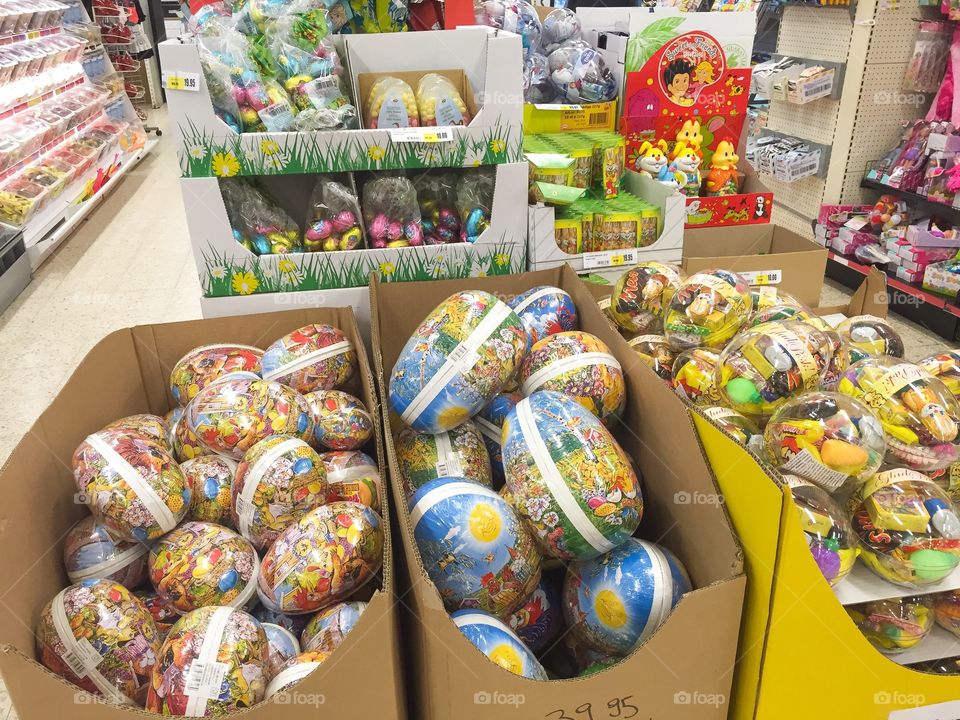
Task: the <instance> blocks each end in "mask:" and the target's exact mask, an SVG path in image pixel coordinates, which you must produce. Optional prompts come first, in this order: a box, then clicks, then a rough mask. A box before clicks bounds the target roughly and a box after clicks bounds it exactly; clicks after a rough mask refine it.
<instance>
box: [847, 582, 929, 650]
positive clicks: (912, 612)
mask: <svg viewBox="0 0 960 720" xmlns="http://www.w3.org/2000/svg"><path fill="white" fill-rule="evenodd" d="M932 603H933V600H932V599H931V597H930V596H929V595H917V596H915V597H902V598H890V599H889V600H876V601H874V602H868V603H863V604H862V605H852V606H850V607H847V608H846V611H847V613H848V614H849V615H850V619H852V620H853V622H854V623H855V624H856V626H857V628H858V629H859V630H860V632H862V633H863V635H864V637H865V638H867V640H869V641H870V644H871V645H873V646H874V647H875V648H876V649H877V650H879V651H880V652H882V653H885V654H887V655H896V654H897V653H901V652H903V651H904V650H909V649H910V648H912V647H914V646H915V645H916V644H917V643H919V642H920V641H921V640H923V639H924V638H925V637H926V636H927V635H928V634H929V632H930V630H931V628H933V609H932Z"/></svg>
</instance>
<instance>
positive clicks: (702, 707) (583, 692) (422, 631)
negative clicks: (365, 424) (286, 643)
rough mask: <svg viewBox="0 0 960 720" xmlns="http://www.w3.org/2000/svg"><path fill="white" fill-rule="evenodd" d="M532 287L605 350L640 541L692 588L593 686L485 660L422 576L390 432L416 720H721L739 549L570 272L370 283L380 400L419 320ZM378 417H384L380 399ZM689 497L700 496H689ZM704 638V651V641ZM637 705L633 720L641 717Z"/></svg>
mask: <svg viewBox="0 0 960 720" xmlns="http://www.w3.org/2000/svg"><path fill="white" fill-rule="evenodd" d="M536 285H554V286H558V287H561V288H563V289H564V290H566V291H567V292H568V293H570V294H571V296H572V297H573V300H574V302H575V303H576V306H577V310H578V314H579V317H580V327H581V328H582V329H583V330H586V331H588V332H591V333H594V334H595V335H597V336H598V337H599V338H600V339H601V340H603V341H604V342H605V343H607V345H608V346H609V347H610V349H611V352H612V353H613V354H614V355H615V356H616V357H617V359H618V360H619V361H620V364H621V365H622V367H623V369H624V375H625V378H626V383H627V410H626V413H625V415H624V417H623V421H622V422H623V424H622V427H621V428H620V430H619V431H616V432H617V434H618V436H619V438H620V441H621V443H622V444H623V447H624V450H625V451H626V452H627V454H629V455H630V456H631V457H633V458H634V460H635V461H636V462H637V464H638V467H639V468H640V470H641V472H642V474H643V476H644V478H645V491H644V517H643V521H642V522H641V524H640V533H641V534H642V536H643V537H646V538H649V539H655V540H657V541H658V542H662V543H664V544H665V545H666V546H668V547H669V548H670V549H672V550H674V551H675V552H676V553H677V554H678V556H679V557H680V559H681V560H682V561H683V562H684V564H685V565H686V567H687V569H688V570H689V571H690V574H691V577H692V579H693V585H694V587H695V588H696V589H695V590H693V591H692V592H691V593H688V594H687V595H685V596H684V597H683V599H682V600H681V601H680V602H679V604H678V605H677V606H676V608H674V610H673V613H672V614H671V615H670V617H669V618H668V619H667V620H666V622H665V623H664V624H663V625H662V626H661V627H660V628H659V629H658V630H657V631H656V632H655V633H654V634H653V635H652V636H651V637H650V638H649V640H647V641H646V642H645V643H644V644H643V645H641V646H640V647H639V648H637V649H636V650H635V651H634V652H633V653H632V654H631V655H630V656H629V657H627V658H626V659H625V660H624V661H623V662H621V663H619V664H618V665H616V666H614V667H611V668H609V669H607V670H604V671H602V672H600V673H598V674H596V675H594V676H591V677H587V678H579V679H573V680H560V681H552V682H536V681H532V680H527V679H524V678H521V677H519V676H516V675H513V674H511V673H509V672H507V671H506V670H504V669H503V668H501V667H499V666H497V665H496V664H494V663H493V662H491V661H490V660H488V659H487V658H486V657H484V656H483V655H482V654H481V653H480V652H479V651H478V650H477V649H476V648H474V647H473V646H472V645H471V644H470V642H469V641H468V640H467V639H466V638H465V637H464V636H463V635H462V634H461V633H460V631H459V630H458V629H457V627H456V626H455V625H454V623H453V621H451V620H450V618H449V615H448V614H447V611H446V610H445V609H444V607H443V603H442V601H441V598H440V595H439V593H438V592H437V590H436V587H435V586H434V585H433V583H431V582H430V580H429V579H428V577H427V574H426V571H425V569H424V567H423V564H422V561H421V558H420V553H419V551H418V550H417V548H416V545H415V543H414V539H413V528H412V526H411V524H410V520H409V515H408V514H407V513H406V512H405V511H404V509H403V508H404V507H405V505H404V503H403V494H402V490H401V489H400V486H399V485H400V484H399V482H398V481H397V478H398V476H399V470H398V465H397V458H396V453H395V450H394V447H393V441H392V435H390V434H388V435H387V436H386V438H385V439H386V444H387V456H388V458H389V462H390V474H391V482H390V485H391V490H392V491H393V493H394V502H395V503H397V505H396V507H397V509H398V514H399V516H400V520H399V523H398V524H399V527H400V538H401V539H402V543H403V552H404V557H405V560H406V569H407V573H408V576H409V580H410V583H411V587H410V590H409V593H407V594H406V595H405V599H404V605H405V606H406V607H407V608H408V609H409V610H410V616H409V618H407V619H405V620H404V626H405V628H406V629H407V631H408V632H407V640H408V645H407V652H408V655H407V657H408V662H409V664H410V665H412V666H413V668H414V671H413V673H412V675H413V680H414V686H413V688H412V691H413V699H412V702H413V705H412V707H415V708H416V713H417V718H418V720H450V719H451V718H456V719H457V720H495V719H496V720H499V719H501V718H504V717H517V718H530V719H533V718H581V717H582V718H588V717H593V718H601V717H603V718H606V717H614V718H618V717H635V718H637V719H638V720H639V718H641V717H642V718H656V720H693V719H694V718H696V719H698V720H707V719H716V720H721V719H722V718H726V717H727V712H728V707H727V704H726V699H727V697H728V695H729V692H730V684H731V681H732V679H733V664H734V660H735V655H736V645H737V641H736V638H737V635H738V632H739V627H740V604H741V601H742V596H743V592H744V583H745V578H744V577H743V575H742V574H741V573H740V552H739V548H738V546H737V541H736V539H735V538H734V536H733V535H732V533H731V532H730V528H729V525H728V524H727V519H726V516H725V514H724V512H723V509H722V508H721V507H720V504H719V503H717V502H711V501H710V499H709V498H713V499H716V496H715V495H713V494H712V493H715V488H714V485H713V480H712V478H711V476H710V473H709V471H708V469H707V466H706V463H705V461H704V459H703V456H702V454H701V453H700V452H699V446H698V443H697V439H696V437H695V434H694V432H693V428H692V426H691V423H690V417H689V415H688V413H687V411H686V410H685V408H684V407H683V405H682V404H681V403H680V402H679V401H678V400H677V399H676V397H675V396H674V395H673V394H672V393H671V392H670V390H669V389H667V388H666V387H665V386H664V384H663V382H662V381H660V380H659V379H658V378H657V377H656V375H655V374H654V373H652V372H651V371H650V370H649V369H648V368H647V367H646V366H645V365H644V364H643V362H642V361H640V360H639V359H638V358H637V357H636V355H635V353H634V352H633V350H632V348H630V346H629V345H627V343H626V341H625V340H624V339H623V338H621V337H620V336H619V335H618V334H617V332H616V331H615V330H614V329H613V327H612V325H611V324H609V323H608V322H607V320H606V319H605V318H604V316H603V315H602V313H601V312H600V309H599V308H598V307H597V304H596V301H595V300H594V298H593V296H592V295H591V292H590V290H588V289H587V287H586V285H585V284H584V283H582V282H581V281H580V280H579V279H578V278H577V276H576V274H575V273H574V272H573V270H571V269H570V268H569V267H560V268H554V269H552V270H547V271H541V272H532V273H526V274H523V275H514V276H509V277H500V278H475V279H471V280H457V281H437V282H429V283H403V284H380V283H378V282H377V281H376V280H375V279H374V280H372V281H371V301H370V303H371V311H372V327H373V355H374V363H375V366H376V368H377V375H378V381H379V383H380V392H381V397H382V398H386V390H387V384H386V383H387V380H386V374H385V373H387V372H389V371H390V369H392V367H393V365H394V362H395V361H396V359H397V356H398V355H399V353H400V351H401V349H402V348H403V345H404V343H405V342H406V341H407V339H408V338H409V336H410V334H411V332H412V331H413V330H414V329H415V328H416V326H417V324H418V323H419V322H421V320H422V319H423V318H424V317H426V315H427V314H428V313H429V312H430V311H431V310H433V309H434V308H435V307H436V306H437V305H438V304H439V303H440V302H442V301H443V300H444V299H446V298H447V297H449V296H450V295H451V294H452V293H454V292H457V291H459V290H464V289H468V288H469V289H481V290H486V291H488V292H492V293H495V294H497V295H498V296H499V297H501V298H505V299H507V298H510V297H513V296H516V295H517V294H519V293H521V292H523V291H525V290H528V289H529V288H531V287H534V286H536ZM382 408H383V413H384V417H385V418H389V419H391V420H392V421H393V422H394V425H393V429H398V428H399V425H398V424H397V423H398V422H399V421H398V420H396V418H395V416H394V417H392V418H391V416H390V414H389V411H388V408H387V402H386V401H384V402H383V403H382ZM691 498H698V499H699V500H692V499H691ZM705 632H708V633H709V642H704V637H705V636H704V633H705ZM641 708H642V711H641V710H640V709H641Z"/></svg>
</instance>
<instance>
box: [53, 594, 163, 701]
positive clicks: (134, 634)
mask: <svg viewBox="0 0 960 720" xmlns="http://www.w3.org/2000/svg"><path fill="white" fill-rule="evenodd" d="M34 635H35V636H36V643H37V658H38V659H39V660H40V662H41V663H43V664H44V665H45V666H47V667H48V668H49V669H50V670H52V671H53V672H54V673H56V674H57V675H60V676H61V677H63V678H64V679H65V680H68V681H69V682H71V683H73V684H74V685H76V686H77V687H79V688H82V689H84V690H86V691H87V692H91V693H93V694H94V695H99V696H101V697H103V698H104V699H105V700H107V701H108V702H111V703H116V704H119V705H140V704H142V703H143V699H144V694H145V693H146V691H147V685H148V683H149V682H150V675H151V673H152V672H153V671H154V664H155V663H156V662H157V658H158V656H159V651H160V638H159V636H158V635H157V628H156V627H155V626H154V624H153V618H151V617H150V613H148V612H147V610H146V608H144V607H143V603H141V602H140V601H139V600H138V599H137V598H136V597H135V596H134V595H133V594H132V593H131V592H130V591H129V590H127V589H126V588H125V587H124V586H123V585H120V584H118V583H115V582H111V581H110V580H103V579H91V580H84V581H83V582H81V583H79V584H77V585H71V586H70V587H68V588H67V589H65V590H61V591H60V593H59V594H58V595H57V596H56V597H55V598H53V600H51V601H50V602H48V603H47V604H46V606H45V607H44V608H43V611H42V612H41V613H40V621H39V623H38V624H37V628H36V632H35V633H34Z"/></svg>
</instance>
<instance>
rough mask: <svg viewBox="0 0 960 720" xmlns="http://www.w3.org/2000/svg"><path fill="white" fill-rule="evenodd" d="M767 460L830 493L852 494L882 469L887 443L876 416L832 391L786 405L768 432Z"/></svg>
mask: <svg viewBox="0 0 960 720" xmlns="http://www.w3.org/2000/svg"><path fill="white" fill-rule="evenodd" d="M764 439H765V444H766V448H767V460H768V461H769V462H770V464H771V465H773V466H774V467H776V468H779V469H780V470H781V472H787V473H793V474H795V475H800V476H801V477H804V478H806V479H808V480H811V481H813V482H814V483H816V484H817V485H819V486H821V487H822V488H824V489H825V490H827V491H829V492H838V491H843V492H849V491H851V490H853V489H854V488H856V487H857V486H858V485H860V484H861V483H864V482H866V480H867V478H869V477H871V476H872V475H874V473H876V472H877V470H879V469H880V464H881V463H882V462H883V455H884V452H885V449H886V442H885V438H884V435H883V427H882V426H881V424H880V419H879V418H878V417H877V416H876V414H875V413H874V412H873V411H872V410H871V409H870V408H868V407H867V406H866V405H864V404H863V403H862V402H860V401H859V400H855V399H854V398H852V397H849V396H847V395H841V394H840V393H832V392H810V393H804V394H803V395H798V396H797V397H795V398H792V399H790V400H788V401H787V402H785V403H784V404H783V405H781V406H780V407H779V408H778V409H777V411H776V412H775V413H774V414H773V417H772V418H771V419H770V422H769V423H767V427H766V429H765V430H764Z"/></svg>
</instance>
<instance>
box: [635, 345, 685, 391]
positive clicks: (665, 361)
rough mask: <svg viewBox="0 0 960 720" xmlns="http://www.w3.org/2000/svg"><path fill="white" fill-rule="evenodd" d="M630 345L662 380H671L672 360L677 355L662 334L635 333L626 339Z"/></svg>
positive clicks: (669, 381)
mask: <svg viewBox="0 0 960 720" xmlns="http://www.w3.org/2000/svg"><path fill="white" fill-rule="evenodd" d="M628 344H629V345H630V347H632V348H633V351H634V352H635V353H636V354H637V357H638V358H640V359H641V360H643V362H644V363H645V364H646V366H647V367H649V368H650V369H651V370H653V371H654V372H655V373H656V374H657V375H658V376H659V377H660V379H662V380H666V381H667V382H668V383H671V382H672V381H673V362H674V360H676V358H677V356H676V355H675V354H674V352H673V350H672V349H671V348H670V343H668V342H667V338H665V337H664V336H663V335H637V337H635V338H631V339H630V340H629V341H628Z"/></svg>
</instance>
